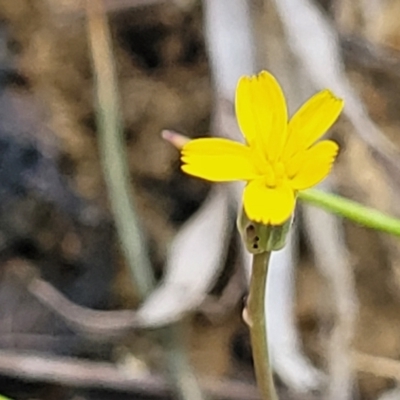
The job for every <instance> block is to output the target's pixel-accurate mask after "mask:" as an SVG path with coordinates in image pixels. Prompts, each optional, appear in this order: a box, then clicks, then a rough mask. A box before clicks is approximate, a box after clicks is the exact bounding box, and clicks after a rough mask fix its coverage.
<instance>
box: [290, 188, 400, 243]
mask: <svg viewBox="0 0 400 400" xmlns="http://www.w3.org/2000/svg"><path fill="white" fill-rule="evenodd" d="M298 197H299V198H300V200H303V201H305V202H307V203H309V204H312V205H314V206H317V207H320V208H323V209H324V210H326V211H329V212H332V213H334V214H338V215H340V216H342V217H345V218H348V219H350V220H352V221H355V222H357V223H359V224H360V225H363V226H366V227H368V228H372V229H376V230H379V231H382V232H387V233H391V234H393V235H396V236H400V220H399V219H396V218H393V217H391V216H390V215H388V214H385V213H383V212H380V211H378V210H375V209H373V208H370V207H366V206H363V205H362V204H360V203H357V202H356V201H352V200H348V199H346V198H344V197H341V196H338V195H336V194H330V193H326V192H323V191H321V190H317V189H307V190H302V191H300V192H299V193H298Z"/></svg>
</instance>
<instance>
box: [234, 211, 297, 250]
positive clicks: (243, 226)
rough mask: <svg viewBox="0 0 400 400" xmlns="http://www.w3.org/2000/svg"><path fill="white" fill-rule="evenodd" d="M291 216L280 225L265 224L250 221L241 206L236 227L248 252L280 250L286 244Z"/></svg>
mask: <svg viewBox="0 0 400 400" xmlns="http://www.w3.org/2000/svg"><path fill="white" fill-rule="evenodd" d="M292 219H293V218H292V217H290V218H289V219H288V220H287V221H285V222H284V223H283V224H281V225H265V224H262V223H259V222H254V221H251V220H250V219H249V218H248V217H247V215H246V213H245V211H244V210H243V208H242V209H241V211H240V212H239V216H238V219H237V227H238V230H239V232H240V236H241V237H242V240H243V242H244V244H245V246H246V249H247V251H248V252H250V253H252V254H260V253H264V252H270V251H273V250H280V249H282V248H283V247H284V246H285V244H286V238H287V234H288V232H289V230H290V226H291V224H292Z"/></svg>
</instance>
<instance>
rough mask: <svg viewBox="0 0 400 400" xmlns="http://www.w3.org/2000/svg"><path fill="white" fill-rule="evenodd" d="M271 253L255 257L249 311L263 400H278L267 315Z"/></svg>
mask: <svg viewBox="0 0 400 400" xmlns="http://www.w3.org/2000/svg"><path fill="white" fill-rule="evenodd" d="M270 255H271V253H270V252H264V253H260V254H254V255H253V270H252V274H251V281H250V293H249V298H248V302H247V310H248V316H249V325H250V338H251V347H252V352H253V363H254V370H255V373H256V379H257V384H258V387H259V389H260V392H261V395H262V398H263V400H277V399H278V397H277V395H276V391H275V387H274V381H273V376H272V369H271V364H270V359H269V352H268V338H267V321H266V316H265V315H266V313H265V298H266V297H265V296H266V283H267V275H268V265H269V259H270Z"/></svg>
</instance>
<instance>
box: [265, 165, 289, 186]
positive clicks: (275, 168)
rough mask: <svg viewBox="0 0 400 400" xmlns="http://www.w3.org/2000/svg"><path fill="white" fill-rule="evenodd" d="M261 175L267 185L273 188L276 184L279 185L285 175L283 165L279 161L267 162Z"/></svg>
mask: <svg viewBox="0 0 400 400" xmlns="http://www.w3.org/2000/svg"><path fill="white" fill-rule="evenodd" d="M263 175H264V179H265V184H266V185H267V187H269V188H275V187H277V186H281V185H282V183H283V181H284V179H285V177H286V170H285V166H284V165H283V163H282V162H280V161H277V162H274V163H272V164H270V163H268V165H267V166H266V168H265V171H264V174H263Z"/></svg>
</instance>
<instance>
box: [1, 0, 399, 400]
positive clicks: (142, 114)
mask: <svg viewBox="0 0 400 400" xmlns="http://www.w3.org/2000/svg"><path fill="white" fill-rule="evenodd" d="M389 14H390V13H389V11H388V15H389ZM382 18H384V16H382ZM386 18H389V17H388V16H387V17H386ZM0 19H1V20H2V21H4V22H3V26H4V28H5V33H2V34H3V35H5V36H4V37H5V41H6V42H7V46H6V47H7V50H6V51H4V50H3V49H0V51H1V54H0V72H1V70H2V69H3V68H5V67H3V66H2V65H3V64H4V66H7V65H11V66H12V67H11V69H15V74H12V76H11V78H8V80H7V82H6V85H5V86H6V88H7V90H9V91H10V93H11V94H10V96H12V97H13V98H14V97H15V98H17V99H21V98H23V99H24V101H25V102H26V103H23V104H22V105H21V106H20V108H19V109H18V110H17V112H16V122H15V123H16V124H17V125H18V123H19V122H18V121H19V114H18V113H24V112H25V111H26V110H29V112H30V113H33V114H35V115H36V116H37V118H36V120H37V121H38V122H37V124H38V126H33V125H29V124H30V122H28V126H27V127H24V128H20V129H21V130H22V131H23V133H26V132H28V136H29V135H31V136H32V137H33V138H34V140H35V143H36V141H37V142H38V143H43V145H41V146H43V148H44V149H45V150H43V151H45V152H47V151H48V152H49V154H50V155H51V157H50V156H49V157H50V158H51V159H52V160H53V161H54V165H56V166H57V168H58V169H59V170H60V171H62V174H63V176H64V178H66V180H67V183H68V185H67V186H68V189H67V191H69V192H72V193H75V194H76V196H77V197H78V198H79V199H80V201H81V202H83V203H84V204H85V207H86V206H87V205H88V204H89V205H91V204H95V205H96V207H97V208H98V209H99V210H100V214H101V215H102V217H101V218H100V217H99V221H100V222H101V221H103V219H104V220H105V221H106V223H105V225H102V224H103V222H101V223H100V222H99V224H100V228H98V227H97V228H93V227H87V226H84V224H83V225H82V224H81V221H80V220H79V217H77V219H78V221H76V220H75V221H74V216H73V215H72V214H73V213H72V212H71V213H70V212H69V211H68V207H67V211H66V212H64V211H63V210H62V207H63V206H62V204H61V203H60V202H59V200H57V199H49V198H47V197H46V196H44V197H43V196H42V197H41V195H38V194H37V193H36V192H34V193H33V194H31V192H30V191H29V190H30V189H27V193H28V195H27V196H26V198H27V199H28V200H26V198H22V199H21V198H18V201H16V202H14V201H12V206H7V207H8V208H5V210H6V212H5V213H6V214H7V216H6V217H0V220H1V221H3V220H4V221H5V222H4V223H5V225H6V226H7V228H5V229H4V232H3V233H2V235H3V236H4V237H5V241H6V245H4V254H6V256H4V257H3V258H6V259H9V258H11V257H17V258H28V259H29V260H31V261H34V262H37V263H38V264H39V265H40V266H41V272H42V274H43V275H44V276H45V277H46V278H48V279H49V280H50V281H52V283H54V284H55V285H56V286H57V287H59V288H60V289H61V290H63V291H64V292H65V293H66V294H67V295H69V296H70V297H71V298H72V299H73V300H74V301H76V302H77V303H79V304H82V305H87V306H90V307H94V308H114V307H132V306H135V305H136V303H137V298H136V296H135V293H134V292H133V291H132V288H131V285H130V284H129V280H128V279H127V273H128V272H127V269H126V267H125V265H124V262H123V259H122V256H121V255H120V253H119V250H118V243H117V241H116V238H115V233H114V230H113V228H112V227H111V226H110V223H109V221H110V219H111V216H110V211H109V205H108V199H107V192H106V187H105V183H104V180H103V173H102V168H101V164H100V159H99V153H98V147H97V138H96V135H97V134H96V126H95V115H94V109H93V97H92V95H93V92H92V91H93V87H92V73H91V63H90V55H89V50H88V45H87V40H86V27H85V19H84V15H83V14H82V11H81V10H80V8H79V5H78V2H76V4H75V2H73V1H71V2H66V1H64V2H59V3H57V2H56V1H55V0H13V1H12V2H11V1H9V0H0ZM110 21H111V27H112V32H113V35H114V39H115V57H116V63H117V68H118V73H119V84H120V91H121V99H122V105H123V114H124V120H125V131H124V134H125V142H126V147H127V150H128V154H129V167H130V172H131V176H132V185H133V187H134V188H135V193H136V198H135V200H136V203H137V207H138V214H139V215H140V216H141V217H142V221H143V225H144V230H145V232H146V235H147V237H148V242H149V245H150V249H151V261H152V263H153V265H154V269H155V271H156V274H157V276H158V277H160V276H162V269H163V263H164V261H165V256H166V250H167V244H168V242H169V241H170V239H171V238H172V237H173V235H174V234H175V233H176V231H177V229H178V228H179V226H180V225H181V224H182V223H183V222H184V221H185V220H186V219H187V218H188V217H189V216H190V215H192V213H193V212H194V211H195V210H197V208H198V207H199V206H200V204H201V203H202V201H203V200H204V199H205V197H206V195H207V193H208V191H209V185H208V184H206V183H203V182H200V181H198V180H195V179H191V178H188V177H187V176H184V175H183V174H182V173H181V172H180V171H179V156H178V152H177V151H176V149H174V148H173V147H172V146H169V145H168V144H167V143H165V142H164V141H163V140H162V139H161V137H160V132H161V131H162V130H163V129H165V128H168V129H172V130H175V131H177V132H180V133H182V134H185V135H187V136H190V137H198V136H205V135H209V134H210V132H209V130H210V121H211V113H212V106H213V92H212V80H211V76H210V70H209V65H208V59H207V52H206V48H205V43H204V32H203V24H202V9H201V7H200V5H199V4H197V5H195V6H194V7H192V8H190V9H189V10H184V9H182V8H179V7H178V6H177V5H175V4H173V3H172V2H170V3H167V4H162V5H152V6H143V7H138V8H134V9H130V10H124V11H123V12H118V11H115V10H114V11H112V12H111V11H110ZM393 31H395V30H394V29H393ZM393 31H389V29H388V30H387V31H384V32H378V33H375V35H378V34H379V38H380V39H381V41H382V43H381V44H382V45H385V46H388V47H389V46H390V47H391V48H392V51H393V52H394V53H393V57H394V59H395V60H397V62H398V61H400V58H399V57H400V56H399V54H398V38H399V35H395V34H394V33H393ZM0 33H1V32H0ZM396 51H397V52H396ZM3 53H4V55H3ZM346 66H347V69H348V74H349V76H350V77H351V79H352V82H353V83H354V85H356V87H357V88H358V89H359V90H360V93H361V94H362V97H363V99H364V100H365V102H366V104H367V107H368V109H369V112H370V114H371V115H372V117H373V118H374V119H375V121H376V122H377V123H379V124H380V126H382V127H383V129H384V130H385V133H386V134H387V136H388V137H390V138H391V139H392V140H394V141H395V142H396V143H397V144H399V145H400V139H399V137H400V136H399V134H398V133H399V132H398V118H399V113H398V111H397V106H396V105H397V104H398V101H397V98H398V93H399V91H397V90H396V88H397V87H398V86H399V84H400V78H399V76H397V75H393V74H392V75H391V74H389V73H387V72H385V70H384V69H383V70H382V69H379V68H369V67H368V68H366V67H363V66H362V65H361V64H357V61H356V60H354V58H351V56H349V55H348V56H347V58H346ZM3 86H4V84H3ZM18 101H19V100H18ZM26 104H28V105H29V106H28V107H26ZM341 124H342V125H341V126H340V128H338V134H337V136H338V140H339V141H340V142H341V144H342V145H343V146H342V152H341V155H340V157H339V163H338V167H337V168H338V172H337V175H338V180H339V187H340V190H341V192H342V194H345V195H348V196H349V197H351V198H353V199H355V200H358V201H362V202H366V203H367V204H370V205H373V206H377V207H381V208H382V209H386V210H387V211H389V210H393V209H394V208H395V207H394V208H393V204H392V203H393V200H392V197H391V194H392V189H393V187H392V182H391V180H390V178H388V177H387V175H385V173H384V172H382V170H381V168H380V167H379V165H377V162H376V160H374V159H373V158H372V157H371V155H370V154H369V153H368V151H367V150H366V147H365V146H363V145H362V144H360V142H359V141H358V140H356V139H353V138H352V137H351V135H346V134H343V132H345V131H346V127H347V126H348V122H347V121H343V122H341ZM48 148H49V149H50V150H48ZM46 154H47V153H46ZM360 165H362V166H368V167H365V174H363V175H362V176H360V174H359V169H360ZM61 197H62V196H61ZM21 210H24V211H23V214H21V212H22V211H21ZM3 213H4V212H3ZM21 215H24V216H23V217H21ZM398 215H400V213H399V214H398ZM21 220H22V222H21ZM107 221H108V222H107ZM104 226H105V227H106V228H104V229H103V228H102V227H104ZM345 229H346V241H347V244H348V247H349V252H350V257H351V262H352V268H353V272H354V275H355V281H356V291H357V296H358V299H359V313H358V318H357V328H356V335H355V338H354V347H355V349H356V350H357V351H360V352H365V353H367V354H371V355H375V356H380V357H388V358H390V359H394V360H398V359H399V358H400V335H399V334H398V333H399V332H400V313H399V310H400V304H399V300H400V296H399V293H400V287H399V285H400V280H399V272H398V271H399V269H398V268H397V264H398V259H397V258H396V256H397V254H398V252H399V250H398V248H399V245H398V244H397V243H396V242H395V241H394V240H393V239H390V238H388V237H387V236H386V235H383V234H379V233H375V232H372V231H369V230H366V229H364V228H361V227H358V226H355V225H354V224H352V223H349V222H346V223H345ZM0 242H1V240H0ZM0 244H1V243H0ZM99 245H100V246H102V247H103V248H105V249H104V254H103V253H102V254H98V252H97V249H98V246H99ZM93 257H95V258H93ZM93 259H95V260H96V262H97V263H98V265H99V268H96V265H97V264H96V265H94V266H93V265H91V263H92V261H93ZM107 260H108V261H110V262H106V261H107ZM82 271H83V272H82ZM229 274H230V271H229V268H227V270H226V272H225V275H223V276H222V277H221V278H220V281H219V286H220V287H221V286H223V285H224V284H225V283H226V281H228V280H229ZM3 275H4V274H3ZM3 279H5V277H4V276H3ZM93 279H95V282H97V283H96V286H93V282H94V280H93ZM98 285H100V286H98ZM325 285H326V283H324V280H323V279H322V277H321V276H320V274H319V273H318V272H317V270H316V269H315V268H314V261H313V259H312V257H311V255H310V252H309V250H308V248H307V239H306V238H305V239H304V243H303V244H302V253H301V262H300V263H299V268H298V273H297V287H298V294H297V317H298V321H299V327H300V329H301V332H302V338H303V340H304V344H305V348H306V351H307V354H308V355H309V356H310V357H311V358H312V359H313V361H315V362H316V363H317V364H318V365H320V366H322V367H323V366H324V362H325V360H324V343H325V342H324V338H326V337H327V335H326V332H329V329H330V327H331V325H332V323H333V322H332V315H331V312H332V310H330V309H329V306H328V307H327V306H326V301H325V299H324V291H325ZM217 286H218V284H217ZM98 288H101V291H102V293H100V294H99V295H98V296H97V297H96V296H94V297H93V296H92V295H93V294H94V292H97V291H98ZM243 295H245V292H244V291H243ZM241 307H242V304H238V305H237V307H236V308H235V310H234V311H231V312H230V313H229V314H228V315H226V316H225V318H224V321H223V322H221V323H219V324H217V323H211V322H210V321H207V320H206V319H205V318H204V316H202V315H196V316H194V317H193V318H192V320H191V321H190V324H191V330H190V331H191V336H190V340H191V343H192V349H191V353H190V354H191V358H192V360H193V363H194V365H195V367H196V369H197V371H199V372H200V373H207V374H209V375H212V376H213V377H216V378H217V379H219V378H220V377H223V376H241V377H242V378H243V377H244V378H250V379H252V374H251V361H250V351H249V343H248V336H247V333H246V328H245V326H244V324H243V322H242V320H241ZM25 311H26V310H25ZM18 315H19V319H18V318H17V320H16V321H15V322H14V323H15V327H17V328H18V327H19V328H20V329H22V330H25V331H27V332H29V331H31V330H32V329H34V330H35V329H36V330H38V332H42V331H43V330H44V331H46V329H48V327H49V325H51V323H52V322H51V321H52V319H51V318H50V317H48V316H46V315H44V314H43V312H37V315H38V317H37V318H36V319H35V321H34V322H31V323H28V322H26V321H24V320H25V315H26V312H25V313H24V312H20V313H19V314H18ZM40 316H41V319H40V318H39V317H40ZM321 320H322V321H323V325H322V326H323V327H324V329H325V330H326V332H325V333H324V332H323V333H322V334H321ZM15 327H14V329H15ZM56 331H57V330H56ZM67 331H68V329H66V328H65V327H63V326H62V327H61V328H60V332H62V333H65V332H67ZM35 332H36V331H35ZM56 333H59V331H57V332H56ZM16 342H18V341H17V340H16ZM78 342H79V341H78ZM143 343H147V342H146V341H145V339H144V342H143V341H140V340H139V339H138V338H137V337H136V336H135V337H133V338H132V339H131V340H130V339H129V338H128V339H127V340H126V341H125V342H124V343H123V348H127V349H129V348H130V349H131V351H132V352H133V353H135V351H136V352H137V351H138V347H140V346H145V345H144V344H143ZM0 345H1V347H2V348H3V347H7V345H6V344H2V342H1V340H0ZM16 347H21V348H24V347H29V348H32V347H35V346H34V345H32V343H29V345H23V344H21V343H17V346H16ZM42 347H43V348H44V349H48V346H47V345H46V344H43V345H42ZM84 348H85V345H84V344H82V343H80V344H79V343H78V344H71V345H70V346H69V347H68V346H67V347H66V348H63V349H60V348H59V347H57V346H55V347H54V348H51V350H53V351H55V352H58V353H67V354H73V355H86V353H90V356H91V357H93V356H94V355H93V353H94V354H95V357H100V358H109V357H112V356H111V355H110V354H112V352H113V350H115V349H112V348H111V349H110V348H101V349H97V350H95V351H93V352H92V353H91V352H89V351H86V350H83V349H84ZM36 349H37V347H36ZM39 349H40V346H39ZM155 359H156V360H157V355H156V356H155ZM210 359H212V362H211V363H210ZM151 362H155V364H157V362H156V361H154V360H151ZM357 377H358V384H359V390H360V399H366V400H369V399H375V398H377V395H378V393H380V392H381V391H382V390H383V389H385V388H388V387H391V386H394V385H395V381H394V380H392V379H389V378H383V377H379V376H374V375H372V374H370V373H365V372H360V373H359V374H358V376H357ZM0 382H3V383H2V385H3V384H4V387H7V388H11V389H9V390H10V391H9V393H14V394H15V395H18V396H21V397H18V398H31V397H30V396H34V397H35V398H43V399H46V398H49V399H50V398H53V399H54V398H72V397H69V396H74V394H75V392H73V391H72V390H68V389H62V388H59V387H54V388H53V389H52V390H53V391H48V390H50V389H48V388H47V389H46V393H47V394H46V395H44V394H43V393H41V391H42V390H43V389H42V388H41V387H39V386H38V385H30V386H25V387H24V390H25V391H27V392H28V393H29V394H28V397H26V396H22V395H21V394H18V389H16V387H17V386H18V385H19V384H18V382H15V381H12V380H11V381H9V380H7V379H6V378H4V380H3V381H0ZM1 389H2V386H1V385H0V390H1ZM29 391H31V392H29ZM27 392H25V393H27ZM50 393H51V394H50ZM103 395H104V398H107V394H104V393H103V394H102V396H103ZM42 396H43V397H42ZM49 396H50V397H49ZM85 396H88V397H87V398H100V397H96V396H99V394H96V395H92V396H93V397H90V396H89V395H87V393H86V394H85ZM74 398H80V397H74ZM121 398H122V397H121Z"/></svg>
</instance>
